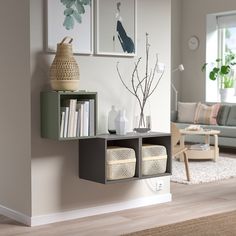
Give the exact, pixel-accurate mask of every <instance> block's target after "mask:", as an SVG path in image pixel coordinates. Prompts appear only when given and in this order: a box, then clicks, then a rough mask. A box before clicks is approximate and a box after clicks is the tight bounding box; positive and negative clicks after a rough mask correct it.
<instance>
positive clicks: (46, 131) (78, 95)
mask: <svg viewBox="0 0 236 236" xmlns="http://www.w3.org/2000/svg"><path fill="white" fill-rule="evenodd" d="M70 99H76V100H77V101H85V100H90V99H93V100H94V118H93V120H94V131H95V134H94V135H96V127H97V124H96V120H97V93H96V92H80V91H79V92H63V91H58V92H56V91H45V92H41V98H40V101H41V104H40V106H41V136H42V137H43V138H49V139H54V140H75V139H80V138H89V137H91V136H84V137H83V136H80V137H73V138H61V137H60V123H61V107H62V106H64V104H65V101H68V100H70Z"/></svg>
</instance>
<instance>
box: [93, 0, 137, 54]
mask: <svg viewBox="0 0 236 236" xmlns="http://www.w3.org/2000/svg"><path fill="white" fill-rule="evenodd" d="M118 4H120V5H119V6H118ZM95 8H96V10H95V11H96V12H95V13H96V14H95V19H96V33H95V39H96V43H95V54H97V55H108V56H125V57H134V56H136V55H137V1H136V0H96V6H95ZM118 21H120V23H118Z"/></svg>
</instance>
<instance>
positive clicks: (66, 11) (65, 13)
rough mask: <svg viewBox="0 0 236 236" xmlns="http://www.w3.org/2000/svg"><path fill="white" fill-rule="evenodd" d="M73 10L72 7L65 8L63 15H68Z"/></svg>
mask: <svg viewBox="0 0 236 236" xmlns="http://www.w3.org/2000/svg"><path fill="white" fill-rule="evenodd" d="M73 12H74V9H73V8H67V9H66V10H65V11H64V15H65V16H70V15H72V14H73Z"/></svg>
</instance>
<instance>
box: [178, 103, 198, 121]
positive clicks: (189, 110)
mask: <svg viewBox="0 0 236 236" xmlns="http://www.w3.org/2000/svg"><path fill="white" fill-rule="evenodd" d="M196 107H197V103H196V102H178V122H181V123H193V122H194V116H195V110H196Z"/></svg>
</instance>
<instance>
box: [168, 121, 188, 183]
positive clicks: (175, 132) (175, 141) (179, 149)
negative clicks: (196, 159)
mask: <svg viewBox="0 0 236 236" xmlns="http://www.w3.org/2000/svg"><path fill="white" fill-rule="evenodd" d="M181 138H182V137H181V133H180V131H179V129H178V128H177V126H176V125H175V124H174V123H171V147H172V156H173V158H178V157H179V156H180V155H183V158H184V164H185V171H186V177H187V180H188V181H190V173H189V166H188V154H187V150H188V149H187V148H186V147H185V146H184V143H183V142H182V141H181ZM179 142H180V145H179Z"/></svg>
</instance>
